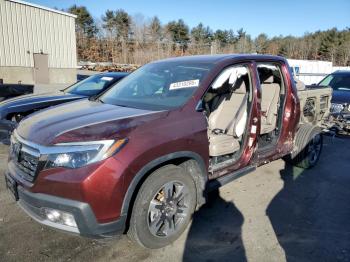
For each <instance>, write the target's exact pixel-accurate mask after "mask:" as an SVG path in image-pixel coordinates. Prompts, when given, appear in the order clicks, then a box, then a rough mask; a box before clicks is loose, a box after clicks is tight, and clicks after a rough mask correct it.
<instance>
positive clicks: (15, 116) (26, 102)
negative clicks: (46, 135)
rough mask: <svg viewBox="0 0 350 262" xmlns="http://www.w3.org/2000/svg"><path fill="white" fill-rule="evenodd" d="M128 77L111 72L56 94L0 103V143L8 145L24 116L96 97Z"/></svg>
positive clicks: (24, 97) (20, 98)
mask: <svg viewBox="0 0 350 262" xmlns="http://www.w3.org/2000/svg"><path fill="white" fill-rule="evenodd" d="M126 75H128V74H127V73H120V72H111V73H101V74H97V75H93V76H90V77H88V78H86V79H84V80H82V81H80V82H77V83H75V84H74V85H72V86H70V87H68V88H66V89H64V90H61V91H57V92H51V93H45V94H32V95H25V96H20V97H16V98H13V99H9V100H6V101H3V102H2V103H0V142H3V143H5V144H6V143H8V142H9V136H10V133H11V132H12V130H13V129H14V128H15V126H16V125H17V123H18V122H19V121H21V120H22V119H23V118H24V117H25V116H27V115H29V114H32V113H33V112H36V111H38V110H41V109H44V108H47V107H50V106H55V105H58V104H62V103H66V102H70V101H74V100H78V99H83V98H89V97H93V96H97V95H99V94H101V93H103V92H104V91H106V90H107V89H108V88H109V87H110V86H112V85H113V84H115V83H116V82H118V81H119V80H120V79H122V78H123V77H125V76H126Z"/></svg>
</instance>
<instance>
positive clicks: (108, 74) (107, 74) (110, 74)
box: [99, 72, 130, 76]
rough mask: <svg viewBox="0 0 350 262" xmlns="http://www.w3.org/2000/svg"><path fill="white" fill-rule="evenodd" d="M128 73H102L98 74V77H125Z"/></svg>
mask: <svg viewBox="0 0 350 262" xmlns="http://www.w3.org/2000/svg"><path fill="white" fill-rule="evenodd" d="M128 74H130V73H127V72H102V73H99V75H103V76H126V75H128Z"/></svg>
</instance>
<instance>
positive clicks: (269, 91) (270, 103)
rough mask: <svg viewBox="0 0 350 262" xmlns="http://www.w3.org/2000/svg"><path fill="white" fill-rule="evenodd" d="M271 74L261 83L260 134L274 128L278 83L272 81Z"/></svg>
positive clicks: (278, 91) (277, 101) (278, 90)
mask: <svg viewBox="0 0 350 262" xmlns="http://www.w3.org/2000/svg"><path fill="white" fill-rule="evenodd" d="M273 80H274V79H273V76H270V77H269V78H267V79H266V80H265V81H264V82H263V83H262V85H261V92H262V94H261V111H262V115H261V131H260V133H261V134H267V133H270V132H272V131H273V130H274V129H275V128H276V124H277V123H276V122H277V113H278V103H279V96H280V89H281V87H280V85H279V84H277V83H274V82H273Z"/></svg>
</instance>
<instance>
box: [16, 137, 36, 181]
mask: <svg viewBox="0 0 350 262" xmlns="http://www.w3.org/2000/svg"><path fill="white" fill-rule="evenodd" d="M10 158H11V160H12V161H13V162H14V163H15V165H16V167H17V168H18V169H20V170H21V171H22V172H20V173H19V174H18V175H20V176H22V178H23V179H25V180H27V181H28V182H34V180H35V178H36V175H37V173H38V172H37V171H38V164H39V158H40V153H39V151H38V150H36V149H35V148H31V147H29V146H28V145H26V144H24V143H22V142H20V141H18V140H17V139H15V138H14V137H12V139H11V146H10Z"/></svg>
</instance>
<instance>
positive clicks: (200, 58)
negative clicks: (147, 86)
mask: <svg viewBox="0 0 350 262" xmlns="http://www.w3.org/2000/svg"><path fill="white" fill-rule="evenodd" d="M228 59H230V60H231V59H234V60H272V61H285V58H283V57H281V56H272V55H253V54H221V55H193V56H180V57H173V58H167V59H163V60H159V61H161V62H171V61H174V62H198V63H201V62H202V63H218V62H222V61H224V60H228ZM156 62H158V61H156Z"/></svg>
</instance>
